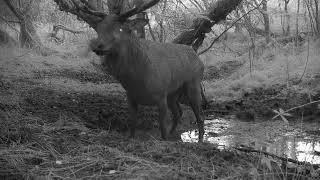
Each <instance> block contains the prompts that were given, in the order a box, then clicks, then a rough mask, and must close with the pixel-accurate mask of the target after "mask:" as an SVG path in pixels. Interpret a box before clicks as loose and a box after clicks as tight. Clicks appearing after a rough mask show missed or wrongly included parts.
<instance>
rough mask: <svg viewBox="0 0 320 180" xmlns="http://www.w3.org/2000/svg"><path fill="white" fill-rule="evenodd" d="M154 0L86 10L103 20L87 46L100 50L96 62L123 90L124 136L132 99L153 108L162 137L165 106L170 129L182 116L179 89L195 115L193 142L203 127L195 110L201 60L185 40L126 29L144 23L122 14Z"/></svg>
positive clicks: (132, 128) (134, 118) (134, 106)
mask: <svg viewBox="0 0 320 180" xmlns="http://www.w3.org/2000/svg"><path fill="white" fill-rule="evenodd" d="M158 1H159V0H156V1H154V0H153V1H150V2H149V3H145V4H144V5H142V6H141V7H138V8H137V7H135V8H133V9H132V10H129V11H128V12H125V13H123V14H120V15H107V14H103V13H100V12H92V14H95V15H97V16H99V17H100V18H102V19H103V20H102V21H101V22H99V23H98V25H97V28H96V30H97V34H98V38H97V39H93V40H91V42H90V45H89V46H90V48H91V50H92V51H93V52H95V53H96V54H97V55H99V56H102V57H103V58H102V65H103V66H106V67H107V69H108V71H109V73H111V74H112V75H113V76H114V77H115V78H116V79H118V80H119V82H120V83H121V85H122V86H123V88H124V89H125V90H126V93H127V99H128V104H129V109H130V116H131V118H132V120H131V125H130V136H131V137H134V135H135V126H136V121H137V109H138V105H148V106H152V105H153V106H154V105H155V106H157V107H158V108H159V126H160V131H161V137H162V139H166V138H167V131H166V122H167V118H168V108H169V109H170V110H171V112H172V115H173V123H172V127H171V130H170V133H173V132H174V131H175V129H176V127H177V124H178V121H179V119H180V118H181V116H182V111H181V108H180V105H179V102H178V99H179V96H180V95H181V94H182V93H184V94H185V95H186V97H187V98H188V102H189V105H190V106H191V108H192V110H193V112H194V115H195V117H196V120H197V125H198V129H199V142H202V141H203V134H204V127H203V119H202V114H201V84H200V83H201V80H202V77H203V70H204V65H203V63H202V62H201V60H200V59H199V57H198V55H197V54H196V52H195V51H194V50H193V49H192V48H191V47H189V46H186V45H179V44H172V43H158V42H153V41H148V40H143V39H138V38H136V37H135V36H134V35H133V33H131V32H132V30H134V29H136V28H137V27H139V26H140V27H141V26H144V25H146V22H145V20H141V19H133V20H130V19H128V18H129V17H131V16H133V15H135V14H137V13H140V12H142V11H144V10H146V9H148V8H150V7H151V6H153V5H154V4H156V3H157V2H158Z"/></svg>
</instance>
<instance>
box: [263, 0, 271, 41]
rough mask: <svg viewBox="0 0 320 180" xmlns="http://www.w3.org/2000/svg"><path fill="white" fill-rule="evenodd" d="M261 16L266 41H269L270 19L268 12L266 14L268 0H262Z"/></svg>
mask: <svg viewBox="0 0 320 180" xmlns="http://www.w3.org/2000/svg"><path fill="white" fill-rule="evenodd" d="M262 16H263V21H264V32H265V38H266V43H269V42H270V21H269V14H268V1H267V0H263V1H262Z"/></svg>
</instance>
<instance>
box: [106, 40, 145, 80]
mask: <svg viewBox="0 0 320 180" xmlns="http://www.w3.org/2000/svg"><path fill="white" fill-rule="evenodd" d="M143 46H144V45H143V44H141V42H140V40H139V39H138V38H136V37H134V36H124V37H122V39H121V40H120V41H119V42H118V43H117V44H116V45H115V46H114V47H113V52H114V53H112V54H110V55H108V56H107V57H105V58H104V61H105V63H106V64H107V66H108V69H109V71H110V73H111V74H112V75H113V76H115V77H116V78H117V79H118V80H121V79H123V78H126V77H137V76H139V77H140V76H141V77H142V76H145V72H144V70H145V69H146V66H148V61H149V59H148V57H147V55H146V53H145V50H146V49H145V47H143Z"/></svg>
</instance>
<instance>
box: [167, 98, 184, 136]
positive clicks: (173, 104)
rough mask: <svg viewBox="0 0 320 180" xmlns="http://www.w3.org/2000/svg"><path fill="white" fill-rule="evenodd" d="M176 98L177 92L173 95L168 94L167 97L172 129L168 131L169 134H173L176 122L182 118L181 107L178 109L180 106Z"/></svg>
mask: <svg viewBox="0 0 320 180" xmlns="http://www.w3.org/2000/svg"><path fill="white" fill-rule="evenodd" d="M178 98H179V92H175V93H173V94H170V95H169V96H168V107H169V109H170V111H171V113H172V116H173V117H172V121H173V123H172V127H171V129H170V134H172V133H174V132H175V130H176V128H177V125H178V122H179V120H180V118H181V116H182V110H181V107H180V104H179V102H178Z"/></svg>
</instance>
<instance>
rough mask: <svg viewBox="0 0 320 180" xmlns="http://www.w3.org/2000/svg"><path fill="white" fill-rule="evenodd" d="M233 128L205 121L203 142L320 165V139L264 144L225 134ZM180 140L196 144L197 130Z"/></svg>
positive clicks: (283, 139) (287, 138)
mask: <svg viewBox="0 0 320 180" xmlns="http://www.w3.org/2000/svg"><path fill="white" fill-rule="evenodd" d="M233 126H236V125H235V124H234V123H232V121H228V120H225V119H214V120H206V121H205V135H204V141H206V142H210V143H213V144H217V145H218V147H219V148H220V149H224V148H225V147H236V146H239V145H245V146H249V147H252V148H254V149H257V150H262V151H266V152H269V153H273V154H276V155H278V156H282V157H288V158H291V159H296V160H298V161H301V162H304V161H305V162H309V163H312V164H320V137H310V136H307V135H306V136H305V137H304V138H301V137H296V136H294V135H288V136H282V137H278V138H277V139H274V140H273V142H274V143H266V142H264V141H262V140H258V139H256V138H253V137H250V136H248V135H246V134H245V133H241V132H233V133H226V131H228V128H231V127H233ZM247 126H250V124H247ZM181 139H182V141H184V142H197V140H198V132H197V130H194V131H188V132H184V133H182V134H181Z"/></svg>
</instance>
